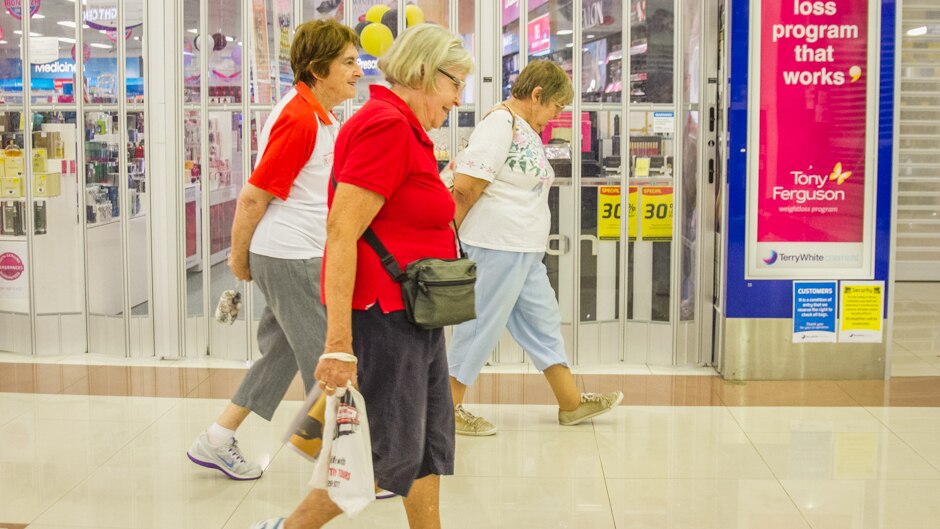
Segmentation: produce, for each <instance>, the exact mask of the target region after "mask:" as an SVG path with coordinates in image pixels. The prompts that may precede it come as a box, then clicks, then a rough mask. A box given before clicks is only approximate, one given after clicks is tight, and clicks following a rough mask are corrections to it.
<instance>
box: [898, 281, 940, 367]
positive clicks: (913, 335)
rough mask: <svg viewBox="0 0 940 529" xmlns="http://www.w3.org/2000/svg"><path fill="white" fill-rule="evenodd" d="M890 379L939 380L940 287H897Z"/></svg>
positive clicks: (914, 284)
mask: <svg viewBox="0 0 940 529" xmlns="http://www.w3.org/2000/svg"><path fill="white" fill-rule="evenodd" d="M894 295H895V301H894V326H893V335H894V339H893V345H894V347H893V348H892V355H891V375H892V376H895V377H900V376H940V283H897V284H896V285H895V293H894Z"/></svg>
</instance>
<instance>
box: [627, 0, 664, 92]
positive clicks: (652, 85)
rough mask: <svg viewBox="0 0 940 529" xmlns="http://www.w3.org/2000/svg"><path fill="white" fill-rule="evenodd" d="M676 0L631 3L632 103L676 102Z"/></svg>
mask: <svg viewBox="0 0 940 529" xmlns="http://www.w3.org/2000/svg"><path fill="white" fill-rule="evenodd" d="M673 11H674V7H673V0H631V9H630V26H631V27H630V33H631V34H630V38H631V41H630V61H631V62H630V100H631V101H633V102H635V103H672V101H673V94H672V92H673V60H674V51H673V38H674V36H675V29H674V26H673Z"/></svg>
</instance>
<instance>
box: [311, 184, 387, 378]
mask: <svg viewBox="0 0 940 529" xmlns="http://www.w3.org/2000/svg"><path fill="white" fill-rule="evenodd" d="M384 203H385V197H383V196H382V195H380V194H378V193H376V192H374V191H369V190H367V189H363V188H361V187H357V186H354V185H350V184H343V183H340V184H339V186H338V187H337V188H336V194H335V195H334V196H333V204H332V206H331V207H330V215H329V217H328V218H327V221H326V240H327V241H328V245H329V247H328V249H327V256H326V268H325V270H324V274H325V280H324V285H323V292H324V294H325V297H326V301H327V311H326V345H325V347H324V349H323V351H324V352H325V353H337V352H339V353H352V352H353V348H352V294H353V287H354V286H355V283H356V262H357V259H358V255H357V251H356V244H357V242H358V241H359V238H360V237H362V234H363V232H365V231H366V228H368V227H369V224H371V223H372V219H373V218H375V216H376V215H377V214H378V212H379V210H380V209H382V205H383V204H384ZM314 377H315V378H316V379H317V380H319V381H321V387H324V389H325V390H327V393H332V391H331V388H337V387H342V386H345V385H346V381H348V380H352V381H353V383H354V384H355V383H356V365H355V364H351V363H349V362H344V361H342V360H331V359H324V360H321V361H320V362H319V364H317V370H316V372H315V373H314Z"/></svg>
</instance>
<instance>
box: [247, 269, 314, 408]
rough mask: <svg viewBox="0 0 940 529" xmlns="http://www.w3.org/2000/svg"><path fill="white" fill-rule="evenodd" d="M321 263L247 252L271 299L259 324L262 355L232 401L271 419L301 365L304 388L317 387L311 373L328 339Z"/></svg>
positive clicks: (255, 277)
mask: <svg viewBox="0 0 940 529" xmlns="http://www.w3.org/2000/svg"><path fill="white" fill-rule="evenodd" d="M322 262H323V260H322V259H321V258H314V259H278V258H274V257H267V256H264V255H258V254H254V253H252V254H249V260H248V263H249V266H250V267H251V277H252V280H253V281H254V282H255V283H256V284H257V285H258V288H260V289H261V292H262V293H263V294H264V297H265V300H266V301H267V305H266V306H265V308H264V313H263V314H262V315H261V322H260V323H259V324H258V348H259V349H261V355H262V356H261V359H260V360H258V361H257V362H255V363H254V365H252V366H251V369H249V370H248V374H247V375H245V379H244V380H242V383H241V385H240V386H239V387H238V391H237V392H235V396H234V397H232V403H233V404H237V405H239V406H242V407H243V408H248V409H250V410H251V411H253V412H255V413H257V414H258V415H260V416H261V417H264V418H265V419H267V420H269V421H270V420H271V417H272V416H273V415H274V410H275V409H277V406H278V404H280V403H281V399H283V398H284V394H285V393H286V392H287V388H288V386H290V383H291V381H292V380H293V379H294V375H295V374H296V373H297V370H298V369H300V376H301V378H302V379H303V381H304V388H305V390H306V392H307V393H309V392H310V390H311V389H313V385H314V380H313V371H314V370H315V369H316V367H317V361H318V360H319V358H320V353H322V352H323V344H324V342H325V341H326V309H325V308H324V307H323V304H321V303H320V266H321V264H322Z"/></svg>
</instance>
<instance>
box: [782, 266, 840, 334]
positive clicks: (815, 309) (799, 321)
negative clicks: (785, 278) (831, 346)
mask: <svg viewBox="0 0 940 529" xmlns="http://www.w3.org/2000/svg"><path fill="white" fill-rule="evenodd" d="M838 294H839V291H838V289H837V288H836V282H835V281H794V282H793V343H809V342H835V341H836V296H838Z"/></svg>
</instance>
